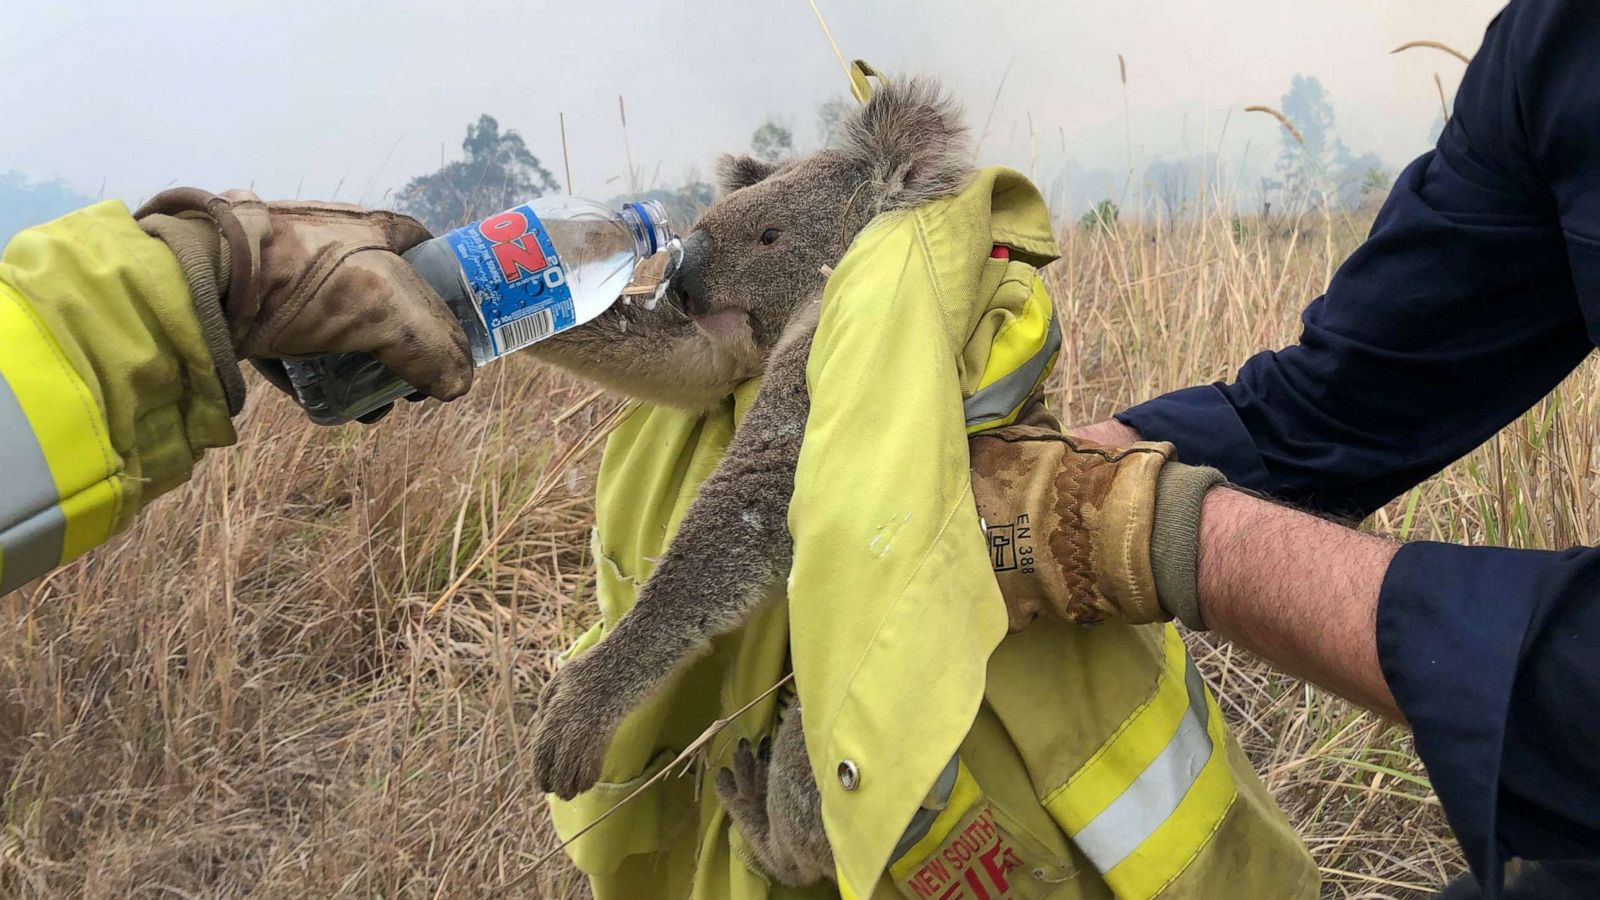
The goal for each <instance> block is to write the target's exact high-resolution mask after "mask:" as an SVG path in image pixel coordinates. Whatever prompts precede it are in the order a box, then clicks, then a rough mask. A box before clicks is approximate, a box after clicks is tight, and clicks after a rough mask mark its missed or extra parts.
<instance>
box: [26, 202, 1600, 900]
mask: <svg viewBox="0 0 1600 900" xmlns="http://www.w3.org/2000/svg"><path fill="white" fill-rule="evenodd" d="M1360 231H1361V229H1360V228H1359V227H1357V224H1356V223H1350V222H1346V221H1342V220H1337V219H1335V220H1331V221H1330V220H1323V221H1319V222H1314V223H1311V224H1310V225H1309V226H1305V227H1296V226H1294V225H1293V224H1292V223H1290V224H1285V223H1276V224H1274V225H1271V226H1270V227H1269V226H1267V225H1264V224H1263V223H1260V222H1257V221H1253V220H1247V221H1245V222H1243V223H1237V222H1235V221H1234V220H1233V219H1232V218H1231V217H1230V216H1228V215H1225V214H1216V215H1212V216H1209V217H1205V218H1203V219H1202V220H1200V221H1198V222H1195V223H1192V224H1186V225H1182V226H1179V227H1177V228H1176V229H1173V230H1162V228H1161V227H1160V226H1155V225H1152V226H1149V227H1145V228H1134V227H1127V226H1123V227H1121V228H1118V229H1113V230H1110V231H1106V230H1102V229H1096V230H1094V231H1092V232H1091V231H1084V230H1081V229H1076V228H1074V229H1072V230H1070V231H1068V232H1064V234H1063V245H1064V248H1065V254H1066V259H1065V260H1064V261H1063V262H1062V263H1060V264H1058V265H1057V266H1056V267H1055V269H1054V270H1053V274H1052V276H1051V277H1052V279H1053V280H1054V283H1055V293H1056V296H1057V298H1058V300H1059V302H1060V305H1061V314H1062V320H1063V324H1064V326H1065V328H1066V333H1067V345H1066V349H1065V353H1064V356H1063V364H1062V367H1061V374H1060V375H1059V376H1058V379H1057V381H1056V382H1055V386H1054V388H1053V389H1054V391H1055V393H1056V396H1057V399H1058V401H1059V404H1058V405H1059V406H1061V407H1063V408H1064V409H1065V410H1066V411H1067V417H1068V418H1069V419H1071V420H1074V421H1085V420H1088V419H1092V418H1096V417H1100V416H1104V415H1106V414H1108V413H1110V412H1112V411H1114V410H1115V409H1117V408H1119V407H1120V406H1122V405H1125V404H1127V403H1129V402H1132V401H1134V400H1137V399H1139V398H1142V397H1146V396H1150V395H1152V394H1154V393H1156V392H1158V391H1162V390H1166V389H1171V388H1176V387H1181V386H1185V385H1189V384H1194V383H1198V382H1203V381H1208V380H1212V379H1218V378H1224V377H1226V376H1227V375H1228V373H1229V371H1230V370H1231V368H1232V367H1233V366H1234V365H1235V364H1236V363H1237V362H1239V361H1240V360H1242V359H1244V358H1245V357H1246V356H1248V355H1249V354H1251V353H1252V352H1255V351H1257V350H1259V349H1262V348H1266V347H1272V346H1276V345H1280V344H1282V343H1284V342H1286V341H1288V340H1291V339H1292V337H1293V335H1294V333H1295V330H1296V315H1297V312H1298V310H1299V308H1300V307H1301V306H1302V305H1303V304H1304V302H1305V301H1306V300H1307V299H1308V298H1310V297H1311V296H1313V295H1314V294H1316V293H1317V292H1318V291H1319V290H1320V287H1321V285H1323V284H1324V283H1325V282H1326V280H1327V278H1328V277H1329V275H1330V273H1331V271H1332V269H1333V268H1334V266H1335V265H1336V264H1337V262H1338V261H1339V260H1340V259H1341V258H1342V257H1343V255H1344V254H1345V253H1347V252H1348V250H1349V249H1350V248H1351V247H1353V246H1354V245H1355V243H1356V242H1357V240H1358V239H1359V236H1360ZM1591 383H1592V380H1583V381H1575V382H1573V383H1571V384H1569V386H1568V387H1567V388H1566V389H1564V390H1563V392H1562V393H1560V394H1559V395H1557V396H1556V397H1554V398H1552V399H1551V400H1549V401H1547V402H1546V403H1543V404H1541V405H1540V406H1539V408H1537V409H1536V410H1534V411H1533V412H1532V413H1530V414H1529V415H1528V416H1527V417H1525V418H1524V419H1522V420H1521V421H1519V422H1518V423H1517V424H1515V425H1513V426H1512V427H1511V428H1510V429H1509V430H1508V431H1507V432H1506V433H1505V434H1504V435H1502V436H1501V437H1500V438H1498V439H1496V440H1495V441H1494V442H1493V443H1491V444H1490V445H1489V446H1487V447H1485V448H1483V449H1481V450H1479V451H1477V452H1475V453H1474V454H1473V455H1472V456H1471V457H1469V458H1468V459H1467V460H1465V461H1464V462H1463V463H1461V464H1459V465H1457V466H1456V467H1454V468H1453V469H1451V470H1450V471H1449V472H1448V473H1446V474H1445V475H1443V476H1441V477H1440V478H1437V479H1435V480H1433V481H1431V482H1429V483H1428V484H1427V485H1424V486H1423V487H1422V488H1419V489H1418V490H1417V491H1415V492H1413V493H1412V494H1410V495H1408V496H1407V497H1406V498H1402V500H1400V501H1399V502H1397V503H1396V504H1395V505H1394V506H1393V507H1391V508H1390V509H1389V510H1387V511H1386V512H1385V513H1384V514H1383V515H1380V516H1379V517H1378V518H1377V520H1376V527H1377V528H1378V530H1380V531H1385V532H1388V533H1392V534H1397V535H1402V536H1406V537H1411V538H1438V539H1446V540H1467V541H1481V542H1499V543H1510V544H1513V545H1519V546H1557V545H1564V544H1568V543H1573V542H1584V543H1589V542H1592V541H1593V539H1594V535H1593V534H1592V532H1591V528H1590V523H1592V522H1597V521H1600V515H1597V513H1600V502H1597V496H1596V491H1595V488H1596V480H1595V478H1594V476H1592V475H1591V474H1590V463H1591V461H1592V460H1593V459H1594V448H1595V442H1596V439H1597V436H1600V426H1597V425H1596V423H1597V422H1600V417H1597V416H1596V410H1595V409H1594V392H1593V390H1592V389H1591V387H1590V384H1591ZM591 396H592V395H591V394H590V392H589V391H588V389H586V388H584V387H583V386H581V385H578V384H576V383H573V382H571V381H569V380H567V379H565V378H563V377H561V376H558V375H555V374H553V373H550V372H548V371H545V370H542V369H540V368H538V367H537V366H535V365H533V364H531V363H530V362H528V361H526V360H515V361H511V362H508V363H505V364H502V365H500V366H499V367H498V371H493V370H491V371H488V372H486V378H485V380H484V383H483V385H482V386H481V387H480V389H479V390H478V391H477V392H475V394H474V396H473V397H471V398H469V399H467V400H465V401H463V402H461V403H458V404H455V405H453V406H450V407H444V408H441V407H438V406H435V405H431V404H430V405H427V406H422V407H412V408H407V409H402V410H400V411H398V412H397V413H396V415H395V416H394V417H393V418H392V419H390V420H389V421H387V422H385V423H384V425H383V427H380V428H374V429H369V430H360V429H355V428H350V429H345V430H334V431H326V430H318V429H315V428H314V427H312V426H310V425H305V424H302V423H301V422H300V421H299V420H298V419H297V418H296V415H295V414H294V412H293V411H292V410H291V409H290V408H289V407H288V406H287V405H286V404H285V403H283V402H281V401H279V400H278V399H277V398H275V397H269V396H266V392H265V390H264V389H258V393H257V396H256V397H255V399H254V400H253V402H252V409H251V411H250V413H249V415H248V416H247V417H246V420H245V423H244V426H243V444H242V446H241V447H240V448H239V449H238V450H237V451H235V452H229V453H220V454H216V455H214V457H213V458H212V459H211V460H209V461H208V463H207V465H206V466H205V467H204V468H203V470H202V471H201V473H200V475H199V477H197V478H196V480H195V481H194V482H193V483H192V484H191V485H190V486H188V487H187V488H186V489H184V490H182V491H180V492H178V493H177V494H175V495H174V496H170V497H167V498H165V499H164V500H163V501H161V502H160V504H159V505H158V506H156V507H155V508H154V509H152V510H150V511H149V514H148V515H146V516H145V517H144V518H143V519H142V520H141V521H140V523H139V525H138V527H137V528H136V529H135V531H134V532H133V533H132V534H131V535H129V536H128V537H126V538H125V539H122V540H119V541H117V542H116V543H115V544H113V545H112V546H110V547H107V548H103V549H102V550H101V551H99V552H97V553H95V554H93V555H92V556H91V558H89V559H88V560H86V561H84V562H80V563H79V564H77V565H74V566H72V567H70V568H68V569H66V570H64V571H61V572H58V573H56V574H55V575H54V576H53V577H51V578H49V579H48V580H46V581H45V582H44V583H43V584H41V585H37V586H34V587H31V588H29V589H26V590H24V591H21V592H19V593H17V594H14V595H12V596H10V597H7V598H5V599H4V600H3V601H0V604H3V611H4V615H3V616H0V775H3V782H0V783H3V784H4V799H3V812H4V817H5V821H4V832H3V834H0V893H4V894H5V895H7V896H20V897H41V898H43V897H67V896H86V897H107V898H130V897H167V896H172V897H212V896H260V897H323V896H363V897H366V896H383V897H419V898H421V897H449V896H473V895H483V894H486V893H488V892H489V891H490V890H491V889H492V888H493V887H494V886H495V885H498V884H500V883H502V882H503V881H504V880H506V879H508V878H510V877H512V876H513V875H514V874H516V873H517V872H518V871H520V869H521V867H522V866H524V865H525V864H526V861H527V860H529V859H531V858H534V857H536V856H537V855H539V854H540V853H541V851H543V850H544V849H546V848H548V847H549V846H550V841H551V837H550V833H549V831H548V827H547V824H546V820H545V815H544V811H543V804H542V802H541V800H540V798H539V797H538V796H537V795H536V794H535V793H534V792H533V791H532V790H531V789H530V786H529V784H528V780H527V778H526V777H525V774H524V773H525V772H526V771H527V765H526V764H527V754H528V749H529V737H530V735H529V729H528V727H527V725H528V721H529V719H530V714H531V710H530V708H529V706H530V701H531V698H533V697H534V696H535V694H536V687H537V685H538V684H539V683H540V682H541V680H542V679H543V678H544V677H545V676H546V674H547V673H548V672H549V671H550V669H551V665H552V659H553V655H554V653H555V651H556V650H557V649H558V648H560V647H561V646H563V645H564V644H565V642H566V641H568V640H569V639H571V638H572V637H573V636H575V635H576V634H577V633H578V632H579V631H580V630H581V629H582V628H583V627H584V626H585V625H586V624H587V622H589V621H590V616H591V613H590V611H589V600H590V594H591V589H592V581H591V577H590V575H589V571H588V562H589V561H588V558H587V555H588V554H587V549H586V539H587V533H588V528H589V524H590V518H591V505H590V499H589V498H590V495H591V493H592V472H593V470H594V462H595V457H596V454H595V453H594V452H593V451H592V449H591V445H592V444H593V443H594V437H595V431H596V428H597V426H599V425H600V424H602V423H603V420H604V418H605V416H606V413H607V412H608V410H609V409H610V405H609V404H611V402H612V401H609V400H606V399H600V400H596V401H592V402H588V403H587V404H585V401H586V400H589V399H590V398H591ZM574 409H576V410H577V411H576V412H571V410H574ZM563 414H566V415H565V418H561V419H560V424H558V425H554V426H552V424H551V423H552V421H554V420H556V419H557V418H559V417H561V416H562V415H563ZM452 585H455V586H456V587H457V590H456V593H455V594H454V596H453V599H452V600H451V602H450V603H448V604H447V605H446V606H445V607H444V610H443V612H442V613H441V614H440V615H439V616H437V617H435V618H428V617H427V616H426V615H425V612H426V608H427V607H428V606H429V605H430V604H431V603H433V602H434V601H436V600H438V599H439V598H440V596H441V595H442V594H443V593H444V592H446V591H447V590H448V589H449V588H450V587H451V586H452ZM1194 646H1195V649H1196V651H1197V655H1198V656H1199V657H1200V659H1201V663H1202V666H1203V668H1204V670H1205V671H1206V673H1207V675H1208V676H1209V677H1210V678H1211V679H1212V681H1213V683H1214V684H1215V685H1217V686H1218V687H1219V694H1220V696H1221V698H1222V702H1223V705H1224V708H1225V709H1226V710H1227V711H1228V713H1229V715H1230V717H1231V719H1232V721H1233V723H1234V727H1235V729H1236V731H1237V733H1238V735H1239V737H1240V739H1241V740H1242V741H1243V743H1244V744H1245V746H1246V747H1247V748H1248V750H1249V752H1250V754H1251V756H1252V758H1253V759H1254V760H1255V762H1256V764H1257V766H1258V769H1259V770H1260V771H1261V773H1262V774H1263V777H1264V778H1265V780H1266V782H1267V784H1268V785H1269V786H1270V787H1271V789H1272V790H1273V792H1274V794H1275V795H1276V796H1277V798H1278V800H1279V802H1280V803H1281V804H1282V805H1283V807H1284V808H1285V809H1286V810H1287V811H1288V813H1289V815H1290V817H1291V818H1292V819H1293V821H1294V822H1295V824H1296V825H1297V826H1298V827H1299V829H1300V830H1301V833H1302V834H1304V835H1305V839H1306V841H1307V843H1308V844H1309V845H1310V847H1311V850H1312V852H1313V854H1315V856H1316V858H1317V861H1318V863H1319V864H1320V865H1321V866H1322V867H1323V871H1324V872H1325V874H1326V878H1327V888H1326V894H1327V895H1328V896H1330V897H1412V896H1419V895H1420V893H1421V892H1423V891H1426V890H1427V889H1429V888H1432V887H1435V886H1437V885H1439V884H1440V883H1441V882H1442V881H1444V880H1445V879H1446V878H1447V877H1448V876H1450V875H1451V874H1452V873H1454V872H1456V871H1458V870H1459V869H1460V865H1461V863H1460V858H1459V856H1458V855H1457V853H1456V851H1455V849H1454V847H1453V845H1452V844H1451V842H1450V840H1449V838H1448V833H1447V831H1446V829H1445V826H1444V824H1443V821H1442V817H1441V815H1440V812H1439V807H1438V805H1437V802H1436V801H1435V800H1434V799H1433V798H1432V797H1431V795H1430V793H1429V789H1428V785H1427V781H1426V779H1425V777H1424V775H1423V772H1422V770H1421V768H1420V767H1419V766H1418V764H1417V762H1416V760H1415V758H1414V756H1413V754H1412V752H1411V748H1410V745H1409V742H1408V738H1407V736H1406V735H1405V734H1404V733H1402V732H1400V731H1397V730H1394V729H1389V728H1386V727H1385V726H1384V725H1383V724H1382V723H1381V722H1379V721H1377V720H1375V719H1374V718H1373V717H1371V716H1370V715H1367V714H1364V713H1360V712H1358V711H1356V710H1354V709H1352V708H1351V707H1349V706H1348V705H1346V704H1344V703H1342V702H1340V701H1338V700H1334V699H1332V698H1329V697H1327V696H1325V695H1323V694H1321V693H1319V692H1317V691H1314V690H1310V689H1308V688H1305V687H1303V686H1301V685H1299V684H1297V683H1294V682H1292V681H1290V680H1287V679H1285V678H1282V677H1280V676H1277V675H1274V674H1272V673H1271V672H1269V671H1268V670H1267V669H1266V668H1264V667H1263V666H1262V665H1260V664H1259V663H1258V662H1256V661H1255V660H1253V659H1251V658H1249V657H1248V656H1247V655H1246V654H1244V653H1241V652H1239V651H1237V650H1234V649H1231V648H1228V647H1225V646H1222V647H1219V646H1213V645H1211V644H1209V643H1207V642H1205V641H1204V640H1197V641H1196V643H1195V645H1194ZM581 891H582V888H581V886H580V885H579V884H578V881H577V879H576V878H575V877H574V875H573V873H571V871H570V870H567V869H564V868H562V867H561V866H559V865H555V866H551V867H548V868H547V870H545V871H542V872H541V873H540V875H539V877H538V879H536V880H535V881H533V882H530V883H529V885H528V886H527V887H526V888H525V889H524V895H527V896H572V895H575V894H578V893H581Z"/></svg>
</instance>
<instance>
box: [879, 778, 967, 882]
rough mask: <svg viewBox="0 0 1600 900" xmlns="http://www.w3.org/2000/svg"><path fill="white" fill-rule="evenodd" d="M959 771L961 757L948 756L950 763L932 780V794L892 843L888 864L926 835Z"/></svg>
mask: <svg viewBox="0 0 1600 900" xmlns="http://www.w3.org/2000/svg"><path fill="white" fill-rule="evenodd" d="M960 773H961V758H960V757H959V756H952V757H950V764H949V765H947V766H945V767H944V771H943V772H940V773H939V780H938V781H936V782H934V784H933V791H932V796H931V798H930V799H929V801H928V802H927V803H926V804H925V805H923V806H922V807H921V808H920V809H918V810H917V814H916V815H914V816H912V817H911V824H910V825H908V826H906V832H905V834H902V835H900V843H898V844H895V845H894V852H893V853H891V854H889V862H890V864H894V863H897V862H899V861H900V857H902V856H905V855H906V854H907V853H909V852H910V851H911V848H912V847H915V846H916V845H917V841H920V840H922V839H923V838H925V837H927V836H928V829H930V828H932V827H933V821H934V820H935V819H937V818H939V813H942V812H944V809H945V807H946V806H947V805H949V803H950V794H951V793H952V792H954V791H955V789H956V776H957V775H959V774H960Z"/></svg>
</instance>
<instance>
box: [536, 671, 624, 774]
mask: <svg viewBox="0 0 1600 900" xmlns="http://www.w3.org/2000/svg"><path fill="white" fill-rule="evenodd" d="M574 668H575V666H569V667H568V668H567V669H565V670H563V671H561V672H557V673H556V675H555V677H554V678H552V679H550V683H549V684H547V685H545V688H544V693H543V694H542V695H541V696H540V698H539V728H538V732H537V733H536V734H535V735H534V739H533V778H534V782H535V783H536V784H537V785H538V786H539V789H540V790H543V791H546V792H549V793H552V794H555V795H556V796H557V797H560V798H561V799H563V800H571V799H572V798H573V797H576V796H577V795H579V794H581V793H583V792H584V791H587V790H589V789H590V788H592V787H594V786H595V785H596V784H597V783H599V781H600V768H601V766H602V765H603V764H604V762H605V757H606V749H607V748H608V747H609V746H610V745H611V737H612V734H613V733H614V732H615V730H616V721H615V719H614V718H613V717H612V716H611V715H609V713H608V706H609V704H607V703H605V702H604V701H598V702H597V699H596V698H594V697H590V696H588V695H589V693H590V691H589V689H587V688H586V687H585V686H584V680H583V678H582V675H581V673H578V672H575V671H574Z"/></svg>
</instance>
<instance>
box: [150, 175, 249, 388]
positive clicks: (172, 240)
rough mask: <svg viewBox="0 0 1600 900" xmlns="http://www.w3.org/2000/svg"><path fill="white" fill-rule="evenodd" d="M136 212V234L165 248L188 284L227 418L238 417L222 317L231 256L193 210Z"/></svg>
mask: <svg viewBox="0 0 1600 900" xmlns="http://www.w3.org/2000/svg"><path fill="white" fill-rule="evenodd" d="M146 208H147V209H148V207H146ZM140 213H141V215H140V217H139V220H138V221H139V227H140V229H142V230H143V231H144V233H145V234H148V235H150V236H151V237H154V238H156V239H158V240H160V241H161V242H162V243H164V244H166V245H167V248H168V249H169V250H171V251H172V255H173V256H175V257H177V260H178V268H179V270H181V271H182V272H183V279H184V281H185V282H187V283H188V285H189V298H190V302H191V303H193V305H194V313H195V320H196V321H197V322H198V323H199V325H200V334H201V337H202V338H203V339H204V341H205V345H206V350H207V351H208V352H210V354H211V363H212V365H213V367H215V369H216V372H217V379H218V380H219V381H220V382H221V383H222V391H223V394H224V396H226V397H227V401H228V414H229V415H230V416H237V415H238V414H239V413H240V411H242V410H243V409H244V400H245V382H244V376H243V375H242V374H241V373H240V371H239V360H238V357H237V356H236V355H235V354H234V351H233V340H232V337H231V336H230V335H229V331H228V323H227V320H226V319H225V318H224V317H223V314H222V309H223V299H224V295H223V292H222V286H224V285H226V284H227V283H228V276H229V274H230V272H229V268H230V267H229V256H230V254H229V252H228V247H227V244H225V243H224V242H223V241H222V239H221V235H220V232H219V229H218V227H217V223H216V222H215V221H213V220H212V219H211V217H210V216H208V215H206V214H205V213H203V212H198V211H193V212H190V211H185V212H182V213H178V214H175V215H165V214H161V213H145V211H144V210H140Z"/></svg>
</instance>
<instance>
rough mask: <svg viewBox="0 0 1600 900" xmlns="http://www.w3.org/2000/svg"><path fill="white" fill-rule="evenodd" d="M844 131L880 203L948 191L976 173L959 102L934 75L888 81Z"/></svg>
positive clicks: (903, 204)
mask: <svg viewBox="0 0 1600 900" xmlns="http://www.w3.org/2000/svg"><path fill="white" fill-rule="evenodd" d="M841 131H842V134H841V140H840V145H839V150H840V152H842V153H844V154H845V155H846V156H847V157H850V158H852V159H854V160H856V161H858V162H859V163H861V164H863V165H864V166H866V168H867V170H868V173H869V174H868V178H869V179H870V183H871V184H873V185H876V186H877V187H878V188H879V190H880V191H881V194H880V196H879V209H906V208H909V207H913V206H917V205H919V204H921V203H925V202H927V201H929V200H934V199H937V198H939V197H945V196H949V195H950V194H954V193H957V192H958V191H960V190H961V188H962V187H963V186H964V185H965V184H966V182H967V180H968V179H969V178H970V177H971V176H972V171H973V166H972V152H971V149H970V147H969V146H968V143H967V126H966V124H965V123H964V122H963V121H962V114H961V108H960V107H959V106H958V105H957V104H956V102H955V100H954V99H952V98H951V97H950V95H949V94H947V93H945V92H944V90H943V89H942V88H940V87H939V85H938V84H937V83H935V82H933V81H932V80H930V79H926V78H913V79H910V80H909V81H899V80H895V81H888V82H885V83H884V84H883V85H882V86H881V87H879V89H878V90H877V92H875V93H874V94H873V95H872V99H870V100H868V101H867V104H866V105H865V106H863V107H862V108H861V109H860V111H858V112H857V113H856V114H855V115H853V116H851V117H850V118H848V119H847V120H846V121H845V122H844V125H843V127H842V129H841Z"/></svg>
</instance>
